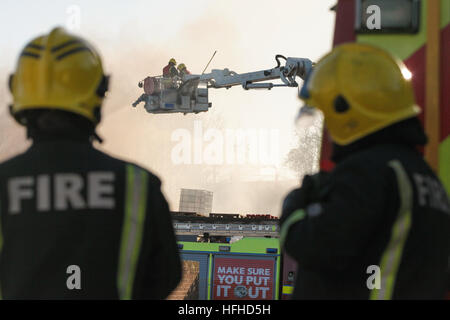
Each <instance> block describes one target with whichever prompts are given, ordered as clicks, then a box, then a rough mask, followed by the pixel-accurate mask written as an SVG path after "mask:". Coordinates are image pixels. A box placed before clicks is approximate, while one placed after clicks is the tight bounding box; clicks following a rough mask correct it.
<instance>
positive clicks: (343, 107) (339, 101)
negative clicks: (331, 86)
mask: <svg viewBox="0 0 450 320" xmlns="http://www.w3.org/2000/svg"><path fill="white" fill-rule="evenodd" d="M349 109H350V105H349V104H348V102H347V99H345V98H344V97H343V96H341V95H338V96H337V98H336V99H334V110H335V111H336V112H337V113H344V112H346V111H348V110H349Z"/></svg>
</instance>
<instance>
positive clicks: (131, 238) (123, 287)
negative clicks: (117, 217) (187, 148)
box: [117, 165, 148, 299]
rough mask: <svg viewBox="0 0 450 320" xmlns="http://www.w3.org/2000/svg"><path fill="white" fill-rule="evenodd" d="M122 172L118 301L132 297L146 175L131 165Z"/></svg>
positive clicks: (143, 207) (143, 211)
mask: <svg viewBox="0 0 450 320" xmlns="http://www.w3.org/2000/svg"><path fill="white" fill-rule="evenodd" d="M126 171H127V172H126V191H125V213H124V220H123V226H122V239H121V246H120V255H119V268H118V275H117V287H118V290H119V298H120V299H131V298H132V294H133V284H134V278H135V273H136V268H137V262H138V259H139V253H140V247H141V241H142V233H143V228H144V222H145V211H146V205H147V178H148V175H147V172H145V171H144V170H142V169H139V168H137V167H136V166H133V165H127V168H126Z"/></svg>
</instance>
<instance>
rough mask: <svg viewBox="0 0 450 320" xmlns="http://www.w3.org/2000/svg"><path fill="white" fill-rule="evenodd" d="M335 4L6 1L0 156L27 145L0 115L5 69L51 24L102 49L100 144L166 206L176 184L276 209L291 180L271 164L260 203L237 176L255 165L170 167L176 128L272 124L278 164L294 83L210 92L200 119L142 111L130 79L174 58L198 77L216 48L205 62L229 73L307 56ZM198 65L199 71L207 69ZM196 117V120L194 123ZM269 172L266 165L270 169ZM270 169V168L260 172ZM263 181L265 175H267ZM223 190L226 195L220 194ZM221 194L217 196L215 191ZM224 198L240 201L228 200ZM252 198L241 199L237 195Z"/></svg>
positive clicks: (321, 46) (313, 53)
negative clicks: (145, 179)
mask: <svg viewBox="0 0 450 320" xmlns="http://www.w3.org/2000/svg"><path fill="white" fill-rule="evenodd" d="M335 2H336V0H320V1H312V0H290V1H287V0H279V1H273V0H259V1H256V0H251V1H249V0H247V1H242V0H240V1H236V0H226V1H218V0H216V1H213V0H188V1H175V0H172V1H149V0H147V1H138V0H136V1H103V0H96V1H64V0H63V1H61V0H60V1H50V0H46V1H42V0H41V1H31V0H30V1H25V0H22V1H17V0H14V1H12V0H11V1H10V0H2V10H1V11H0V21H1V24H2V28H0V134H1V137H0V160H2V159H5V158H7V157H9V156H11V155H13V154H15V153H17V152H19V151H20V150H22V149H23V148H25V147H26V145H27V143H26V142H25V138H24V133H23V132H24V131H23V129H22V128H20V127H19V126H17V125H16V124H14V122H13V121H12V120H11V119H10V118H9V116H8V115H7V113H6V112H5V111H6V110H7V109H6V105H7V103H9V102H10V96H9V94H8V93H7V90H6V79H7V76H8V73H10V72H11V71H13V68H14V65H15V63H16V59H17V55H18V53H19V52H20V51H21V49H22V47H23V46H24V45H25V43H26V42H28V41H29V40H31V39H32V38H33V37H35V36H37V35H40V34H43V33H46V32H49V31H50V30H51V28H52V27H54V26H57V25H60V26H64V27H66V28H69V29H72V31H73V32H74V33H76V34H79V35H81V36H83V37H85V38H87V39H88V40H89V41H90V42H91V43H92V44H93V45H94V46H95V47H96V48H97V49H98V51H99V52H100V53H101V55H102V57H103V61H104V66H105V69H106V72H107V73H108V74H110V75H111V90H110V92H109V93H108V96H107V99H106V101H105V104H104V109H103V122H102V124H101V125H100V127H99V133H100V135H101V136H102V137H103V138H104V139H105V143H104V144H103V145H101V146H99V148H101V149H103V150H106V151H108V152H110V153H112V154H114V155H117V156H119V157H122V158H126V159H129V160H133V161H135V162H137V163H139V164H141V165H143V166H145V167H146V168H149V169H151V170H153V171H155V172H156V173H157V174H158V175H160V176H161V177H162V180H163V186H164V187H163V190H164V191H165V193H166V195H167V197H168V199H169V203H170V205H171V208H172V209H177V206H178V197H179V189H180V188H204V189H209V190H212V191H214V192H215V193H214V204H213V207H214V211H221V212H225V211H227V212H241V211H242V212H250V211H264V210H266V208H267V211H268V212H269V213H272V214H278V212H277V211H278V209H279V204H280V203H281V198H282V195H283V194H285V193H286V192H287V191H288V190H289V189H290V188H292V186H294V185H295V184H297V182H296V180H295V174H292V175H291V176H289V174H288V175H287V176H286V174H285V171H286V170H285V168H283V166H282V165H280V166H276V168H275V169H274V170H275V171H276V175H277V178H276V179H277V181H275V182H274V186H276V185H277V183H278V184H279V185H280V186H279V187H277V188H275V189H276V190H277V192H278V194H277V195H276V196H274V198H273V200H270V201H271V203H270V204H267V205H265V206H262V205H261V204H260V203H259V202H260V201H259V200H258V197H256V196H255V195H251V194H250V192H251V190H249V187H248V185H247V184H246V183H247V182H246V181H253V182H258V181H259V179H261V180H265V181H266V180H267V177H266V176H265V173H267V168H264V166H251V165H245V166H206V165H204V166H199V165H183V166H180V165H175V164H173V163H171V157H170V154H171V151H172V149H173V147H174V145H175V144H176V143H175V142H174V141H172V139H171V137H172V134H173V132H174V131H176V130H177V129H186V130H188V131H190V132H193V127H194V123H195V121H200V123H201V125H202V127H203V129H204V130H205V131H206V130H207V129H208V128H214V129H217V130H219V131H221V132H224V130H226V129H234V130H236V129H244V130H245V129H250V128H253V129H258V130H259V129H261V130H263V131H264V130H265V131H270V130H277V132H278V136H279V141H278V142H279V147H280V156H279V158H280V163H282V162H283V159H284V157H285V155H286V154H287V152H288V151H289V150H290V148H292V147H294V146H295V145H296V141H295V134H294V133H295V126H294V120H293V119H294V117H295V115H296V113H297V112H298V108H299V107H300V105H301V104H300V101H299V100H298V98H297V91H296V89H295V88H274V89H272V90H271V91H244V90H243V89H242V88H241V87H235V88H232V89H230V90H225V89H221V90H212V89H211V90H210V93H209V95H210V97H209V99H210V102H212V104H213V107H212V108H211V109H210V111H208V112H207V113H206V114H199V115H187V116H183V115H151V114H148V113H146V111H145V110H143V108H142V105H141V107H140V108H137V109H133V108H131V106H130V105H131V103H132V102H133V101H134V99H136V98H137V97H138V96H139V95H140V94H141V91H140V89H139V88H138V87H137V85H136V84H137V82H138V81H139V80H141V79H143V78H144V77H146V76H147V75H151V74H153V75H157V74H161V69H162V67H164V65H165V64H167V61H168V60H169V59H170V58H172V57H174V58H176V59H177V61H178V62H184V63H185V64H186V65H187V66H188V69H189V70H190V71H191V72H193V73H201V72H202V70H203V68H204V67H205V65H206V63H207V62H208V60H209V58H210V56H211V55H212V53H213V52H214V51H215V50H217V54H216V57H215V59H214V60H213V62H212V63H211V65H210V68H209V69H208V71H209V70H210V69H211V68H214V69H223V68H229V69H230V70H233V71H236V72H238V73H242V72H250V71H258V70H264V69H268V68H272V67H274V66H275V60H274V57H275V55H276V54H283V55H285V56H290V57H305V58H309V59H311V60H314V61H316V60H317V59H318V58H319V57H321V56H322V55H323V54H325V53H326V52H327V51H328V50H329V49H330V48H331V43H332V35H333V28H334V13H333V12H331V11H330V10H329V9H330V7H331V6H332V5H334V4H335ZM208 71H207V72H208ZM197 123H199V122H197ZM269 169H270V168H269ZM269 171H270V170H269ZM280 177H281V178H280ZM269 180H270V179H269ZM224 190H226V192H225V191H224ZM225 193H226V195H227V196H226V197H225V196H224V194H225ZM230 197H232V198H233V199H240V200H236V201H230ZM248 198H255V199H254V200H251V201H249V203H246V202H245V199H248Z"/></svg>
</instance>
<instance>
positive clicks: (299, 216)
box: [280, 209, 306, 248]
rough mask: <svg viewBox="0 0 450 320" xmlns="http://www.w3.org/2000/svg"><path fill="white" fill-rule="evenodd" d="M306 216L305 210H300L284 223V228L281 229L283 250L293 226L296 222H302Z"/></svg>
mask: <svg viewBox="0 0 450 320" xmlns="http://www.w3.org/2000/svg"><path fill="white" fill-rule="evenodd" d="M305 215H306V214H305V210H303V209H298V210H296V211H294V212H293V213H292V214H291V215H290V216H289V217H288V218H287V219H286V221H285V222H284V223H283V226H282V227H281V230H280V246H281V248H283V246H284V242H285V241H286V237H287V234H288V232H289V229H290V228H291V226H292V225H293V224H295V223H296V222H298V221H300V220H302V219H303V218H304V217H305Z"/></svg>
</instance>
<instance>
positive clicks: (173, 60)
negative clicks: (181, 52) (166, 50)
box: [169, 58, 177, 65]
mask: <svg viewBox="0 0 450 320" xmlns="http://www.w3.org/2000/svg"><path fill="white" fill-rule="evenodd" d="M170 63H173V64H174V65H176V64H177V62H176V61H175V59H174V58H172V59H170V60H169V64H170Z"/></svg>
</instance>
